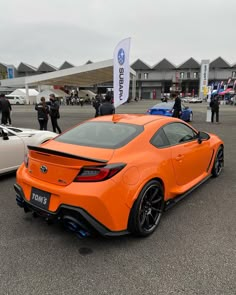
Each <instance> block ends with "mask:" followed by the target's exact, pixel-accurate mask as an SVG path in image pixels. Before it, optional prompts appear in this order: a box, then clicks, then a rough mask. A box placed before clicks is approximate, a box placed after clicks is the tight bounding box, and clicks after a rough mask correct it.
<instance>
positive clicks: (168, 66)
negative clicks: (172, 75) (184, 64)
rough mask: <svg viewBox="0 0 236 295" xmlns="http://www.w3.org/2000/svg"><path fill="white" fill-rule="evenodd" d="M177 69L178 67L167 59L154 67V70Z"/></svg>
mask: <svg viewBox="0 0 236 295" xmlns="http://www.w3.org/2000/svg"><path fill="white" fill-rule="evenodd" d="M175 68H176V67H175V66H174V65H173V64H172V63H170V62H169V61H168V60H167V59H166V58H163V59H162V60H161V61H160V62H158V63H157V64H156V65H155V66H153V69H154V70H174V69H175Z"/></svg>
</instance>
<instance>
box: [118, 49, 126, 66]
mask: <svg viewBox="0 0 236 295" xmlns="http://www.w3.org/2000/svg"><path fill="white" fill-rule="evenodd" d="M117 59H118V63H119V64H120V65H121V66H122V65H123V64H124V62H125V52H124V49H123V48H121V49H120V50H119V51H118V55H117Z"/></svg>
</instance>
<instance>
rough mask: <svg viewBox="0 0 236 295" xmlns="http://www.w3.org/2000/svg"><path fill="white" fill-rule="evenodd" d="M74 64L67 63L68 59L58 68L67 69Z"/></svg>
mask: <svg viewBox="0 0 236 295" xmlns="http://www.w3.org/2000/svg"><path fill="white" fill-rule="evenodd" d="M73 67H74V65H72V64H71V63H69V62H68V61H65V62H64V63H63V64H62V65H61V66H60V67H59V70H65V69H69V68H73Z"/></svg>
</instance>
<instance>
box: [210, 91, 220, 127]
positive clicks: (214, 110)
mask: <svg viewBox="0 0 236 295" xmlns="http://www.w3.org/2000/svg"><path fill="white" fill-rule="evenodd" d="M219 104H220V102H219V99H218V97H217V96H216V95H215V96H214V97H212V99H211V102H210V107H211V123H214V118H215V116H216V123H219V109H220V107H219Z"/></svg>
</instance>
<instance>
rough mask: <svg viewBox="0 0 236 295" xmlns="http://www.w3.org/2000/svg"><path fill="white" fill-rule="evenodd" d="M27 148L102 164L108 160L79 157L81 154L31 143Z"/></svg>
mask: <svg viewBox="0 0 236 295" xmlns="http://www.w3.org/2000/svg"><path fill="white" fill-rule="evenodd" d="M28 149H29V150H31V151H36V152H40V153H47V154H50V155H56V156H59V157H65V158H70V159H76V160H83V161H89V162H97V163H104V164H105V163H107V162H108V161H107V160H101V159H95V158H87V157H81V156H77V155H73V154H69V153H64V152H60V151H55V150H51V149H46V148H43V147H38V146H32V145H28Z"/></svg>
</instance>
